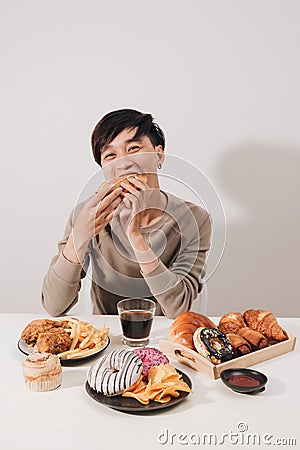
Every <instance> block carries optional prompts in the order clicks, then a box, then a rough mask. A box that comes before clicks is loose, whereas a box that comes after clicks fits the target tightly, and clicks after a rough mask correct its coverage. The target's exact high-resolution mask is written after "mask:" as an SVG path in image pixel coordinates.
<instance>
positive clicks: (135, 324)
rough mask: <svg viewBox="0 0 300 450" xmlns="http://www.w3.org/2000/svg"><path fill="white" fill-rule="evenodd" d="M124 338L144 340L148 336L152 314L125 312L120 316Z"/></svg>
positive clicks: (147, 312) (148, 312)
mask: <svg viewBox="0 0 300 450" xmlns="http://www.w3.org/2000/svg"><path fill="white" fill-rule="evenodd" d="M120 318H121V324H122V329H123V334H124V336H126V337H128V338H130V339H145V338H147V337H148V336H149V334H150V330H151V326H152V322H153V314H152V313H151V312H150V311H125V312H122V313H121V314H120Z"/></svg>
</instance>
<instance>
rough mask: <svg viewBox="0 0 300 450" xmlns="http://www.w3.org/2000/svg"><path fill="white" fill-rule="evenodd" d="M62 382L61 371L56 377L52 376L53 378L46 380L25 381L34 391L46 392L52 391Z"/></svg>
mask: <svg viewBox="0 0 300 450" xmlns="http://www.w3.org/2000/svg"><path fill="white" fill-rule="evenodd" d="M61 382H62V374H61V373H60V374H59V375H57V376H56V377H55V378H52V379H51V380H44V381H27V380H26V381H25V384H26V386H27V387H28V388H29V389H31V390H32V391H36V392H46V391H52V390H53V389H56V388H58V386H60V385H61Z"/></svg>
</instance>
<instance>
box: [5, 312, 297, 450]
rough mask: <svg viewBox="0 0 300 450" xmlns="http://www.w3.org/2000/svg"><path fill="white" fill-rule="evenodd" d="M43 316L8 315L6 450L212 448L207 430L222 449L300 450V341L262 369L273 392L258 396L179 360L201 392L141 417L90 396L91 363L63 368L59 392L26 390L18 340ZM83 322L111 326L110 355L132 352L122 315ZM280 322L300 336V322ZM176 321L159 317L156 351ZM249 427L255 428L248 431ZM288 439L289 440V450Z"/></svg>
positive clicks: (154, 337)
mask: <svg viewBox="0 0 300 450" xmlns="http://www.w3.org/2000/svg"><path fill="white" fill-rule="evenodd" d="M40 317H41V318H42V317H43V318H44V317H46V315H30V314H0V329H1V335H2V339H3V338H4V343H5V345H4V346H3V347H2V352H3V353H2V358H1V360H2V364H1V370H0V381H1V383H0V389H1V391H0V392H1V417H0V426H1V432H0V448H1V449H5V450H10V449H13V450H15V449H20V450H21V449H22V450H27V449H30V450H37V449H43V450H48V449H49V450H50V449H51V450H53V449H66V450H67V449H76V450H77V449H78V450H79V449H80V450H102V449H103V450H108V449H111V448H112V449H117V448H118V449H119V448H124V449H129V448H131V449H133V450H135V449H139V450H148V449H149V450H153V449H158V448H197V447H198V448H199V447H200V448H211V447H213V445H209V443H208V440H206V441H204V434H205V433H214V434H215V437H213V438H211V439H217V441H216V442H218V444H217V446H218V447H220V448H222V449H227V448H228V449H232V448H236V449H240V448H244V447H245V448H270V445H271V446H272V447H273V448H274V447H275V448H276V447H277V446H278V445H279V444H278V442H279V441H276V439H296V441H297V442H296V443H297V445H293V446H292V445H290V446H288V445H285V448H300V430H299V428H300V427H299V397H300V396H299V391H300V385H299V384H300V383H299V369H300V364H299V361H300V360H299V348H298V346H297V344H296V349H295V350H294V351H293V352H290V353H287V354H285V355H282V356H279V357H277V358H274V359H272V360H269V361H266V362H264V363H260V364H258V365H255V366H254V368H255V369H257V370H260V371H262V372H264V373H265V374H266V375H267V377H268V378H269V382H268V384H267V388H266V390H265V391H264V392H263V393H260V394H257V395H254V396H250V395H249V396H248V395H243V394H238V393H234V392H232V391H231V390H229V389H228V388H226V387H225V386H224V385H223V383H222V381H221V380H220V379H218V380H212V379H210V378H208V377H206V376H205V375H203V374H201V373H198V372H195V371H194V370H193V369H191V368H189V367H188V366H185V365H182V364H180V363H178V362H177V361H171V363H172V364H173V365H174V366H176V367H178V368H179V369H181V370H183V371H184V372H185V373H186V374H187V375H189V377H190V378H191V379H192V382H193V393H192V394H190V395H189V396H188V397H187V398H186V399H185V400H184V401H182V402H181V403H179V404H177V405H176V406H174V407H172V408H170V409H168V408H166V409H164V410H161V411H160V412H152V413H147V414H139V415H133V414H128V413H124V412H120V411H116V410H113V409H110V408H108V407H105V406H103V405H101V404H99V403H97V402H96V401H94V400H93V399H92V398H91V397H90V396H89V395H87V393H86V391H85V387H84V385H85V381H86V372H87V369H88V367H89V365H90V363H86V364H84V365H78V366H75V367H63V382H62V385H61V386H60V387H59V388H58V389H56V390H54V391H50V392H44V393H38V392H32V391H30V390H29V389H28V388H27V387H26V386H25V384H24V380H23V375H22V361H23V360H24V358H25V356H24V355H23V354H22V353H21V352H19V351H18V349H17V341H18V338H19V336H20V333H21V331H22V329H23V328H24V327H25V325H26V324H27V323H29V322H30V321H31V320H33V319H36V318H40ZM79 317H80V318H81V319H83V320H89V321H90V322H92V323H94V324H95V325H96V326H100V325H102V324H103V323H106V325H107V326H109V327H110V337H111V344H110V346H109V347H108V348H107V350H105V351H111V350H113V349H116V348H120V347H124V346H123V344H122V341H121V329H120V325H119V321H118V318H117V317H116V316H79ZM212 319H214V320H217V319H216V318H212ZM279 322H280V324H281V325H282V326H283V327H284V328H285V329H286V330H288V331H289V332H290V333H291V334H293V335H295V336H296V337H297V338H299V336H300V319H279ZM171 323H172V320H170V319H167V318H164V317H155V321H154V326H153V332H152V339H151V342H150V344H149V345H150V346H155V347H158V342H159V340H160V339H166V336H167V332H168V328H169V326H170V324H171ZM243 427H244V428H245V427H247V431H242V429H243ZM225 433H229V434H230V436H228V437H227V436H225V437H224V441H225V442H224V443H223V444H222V443H221V442H222V435H223V434H225ZM231 433H235V434H231ZM254 433H256V435H257V436H256V437H253V436H252V434H254ZM206 439H208V438H206ZM247 439H248V440H249V442H250V444H253V442H255V441H254V439H256V442H258V439H260V445H259V446H256V445H255V446H254V445H247V444H246V443H245V442H246V440H247ZM264 439H265V441H264ZM199 442H200V444H199ZM203 442H206V445H204V444H203ZM211 442H213V441H211ZM286 442H287V441H284V440H281V447H282V446H283V445H284V443H286ZM272 447H271V448H272Z"/></svg>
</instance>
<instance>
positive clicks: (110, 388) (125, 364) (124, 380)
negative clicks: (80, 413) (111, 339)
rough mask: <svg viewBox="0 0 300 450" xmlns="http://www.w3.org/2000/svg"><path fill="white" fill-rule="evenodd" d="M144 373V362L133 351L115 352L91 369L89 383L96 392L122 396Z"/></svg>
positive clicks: (101, 359) (104, 357)
mask: <svg viewBox="0 0 300 450" xmlns="http://www.w3.org/2000/svg"><path fill="white" fill-rule="evenodd" d="M142 371H143V363H142V360H141V359H140V358H139V357H138V356H137V355H136V354H135V353H133V351H131V350H119V351H113V352H110V353H107V354H106V355H104V356H103V357H102V358H100V359H99V360H98V361H97V362H96V363H95V364H94V365H93V366H91V367H90V368H89V370H88V374H87V381H88V384H89V385H90V387H91V388H92V389H94V391H96V392H100V393H101V394H104V395H107V396H113V395H120V394H122V393H123V392H125V391H126V390H127V389H129V388H130V387H132V386H133V385H134V384H135V383H136V382H137V381H138V380H139V379H141V376H142Z"/></svg>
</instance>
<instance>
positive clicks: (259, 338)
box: [237, 327, 270, 350]
mask: <svg viewBox="0 0 300 450" xmlns="http://www.w3.org/2000/svg"><path fill="white" fill-rule="evenodd" d="M237 334H238V335H239V336H242V337H243V338H244V339H246V341H248V342H249V343H250V344H251V346H252V349H253V350H260V349H262V348H266V347H269V345H270V344H269V341H268V339H267V338H266V337H265V336H264V335H263V334H261V333H259V332H258V331H255V330H252V329H251V328H249V327H244V328H240V329H239V330H238V332H237Z"/></svg>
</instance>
